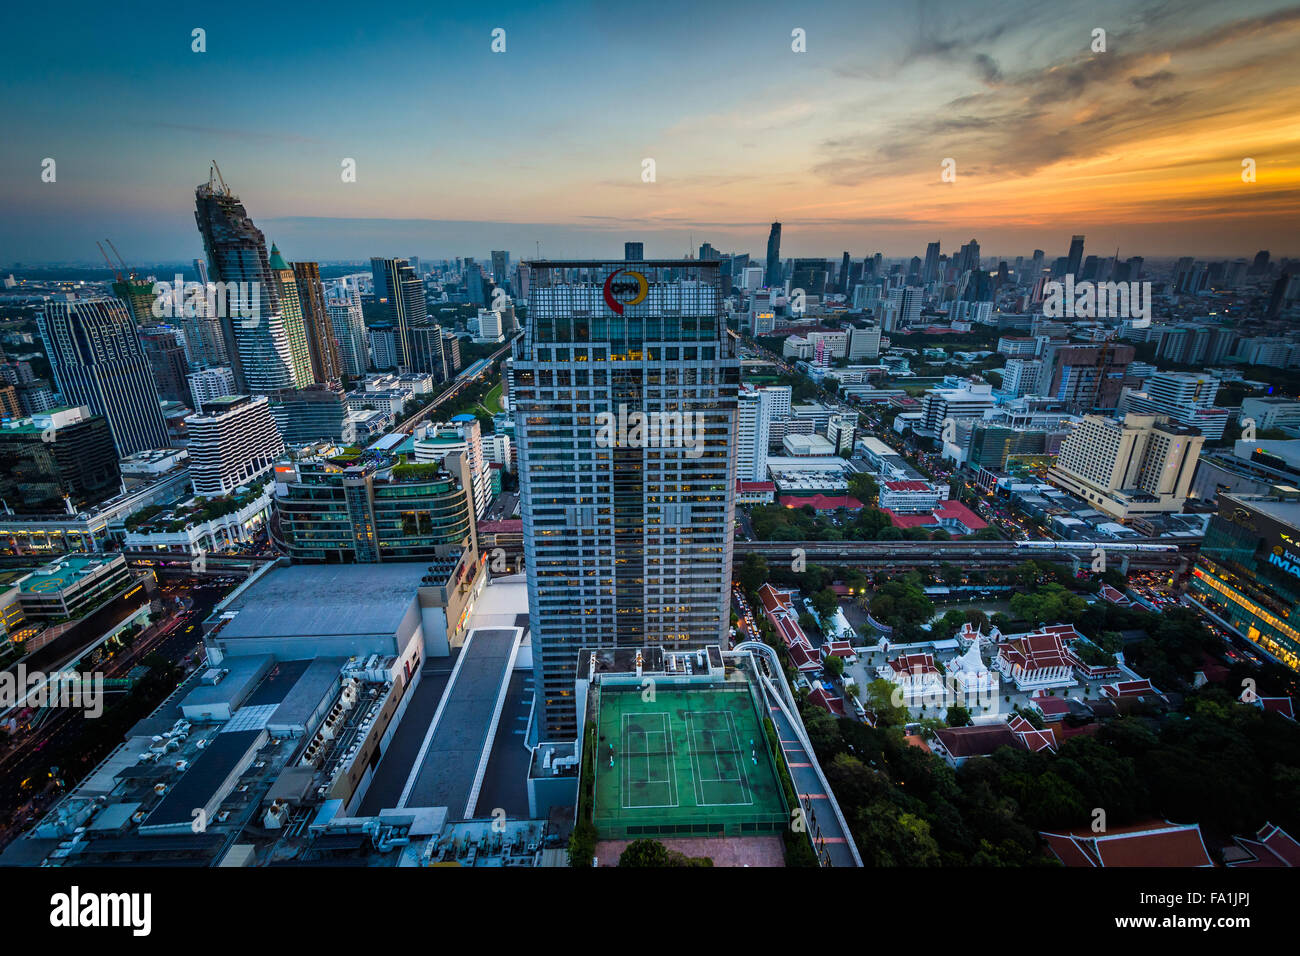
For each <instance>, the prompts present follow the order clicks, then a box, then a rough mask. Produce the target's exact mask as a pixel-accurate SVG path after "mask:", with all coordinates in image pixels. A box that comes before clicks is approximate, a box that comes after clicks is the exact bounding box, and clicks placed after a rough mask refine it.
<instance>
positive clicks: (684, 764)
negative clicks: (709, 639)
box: [594, 682, 787, 839]
mask: <svg viewBox="0 0 1300 956" xmlns="http://www.w3.org/2000/svg"><path fill="white" fill-rule="evenodd" d="M599 694H600V699H599V701H598V712H597V722H596V728H597V735H596V754H595V776H596V783H595V807H594V820H595V824H596V828H597V830H598V832H599V833H600V835H601V837H602V838H605V839H621V838H625V837H633V838H635V837H638V836H656V835H658V836H673V835H683V836H686V835H694V836H700V835H708V834H717V835H721V834H728V835H736V836H738V835H742V834H745V835H748V834H757V833H774V832H779V831H780V830H781V829H783V828H784V827H785V825H786V822H787V818H786V812H787V811H786V806H785V800H784V798H783V797H782V795H781V787H780V783H779V782H778V780H777V776H776V770H775V767H774V766H773V764H772V757H771V755H770V752H769V750H768V744H767V737H766V735H765V734H764V732H763V728H762V725H761V724H760V723H759V719H758V715H757V714H756V713H755V710H754V705H753V703H752V699H751V697H750V692H749V689H748V686H747V685H745V684H737V685H736V686H722V685H720V684H700V685H691V686H675V687H666V688H665V687H663V686H662V685H660V686H658V687H656V688H655V691H654V693H653V694H650V693H649V692H645V693H643V691H642V689H641V687H640V686H639V685H635V684H628V685H620V684H613V683H609V682H606V683H603V684H602V685H601V686H600V690H599Z"/></svg>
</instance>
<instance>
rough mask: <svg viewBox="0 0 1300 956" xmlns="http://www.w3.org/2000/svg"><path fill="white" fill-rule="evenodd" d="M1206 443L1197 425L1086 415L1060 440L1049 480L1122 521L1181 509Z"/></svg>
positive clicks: (1149, 417) (1151, 418) (1141, 417)
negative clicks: (1189, 426) (1193, 426)
mask: <svg viewBox="0 0 1300 956" xmlns="http://www.w3.org/2000/svg"><path fill="white" fill-rule="evenodd" d="M1204 442H1205V439H1204V437H1202V436H1201V435H1200V433H1199V432H1197V431H1196V429H1194V428H1185V427H1183V426H1181V425H1174V424H1171V423H1169V422H1167V421H1162V420H1161V419H1159V418H1157V417H1156V416H1154V415H1133V414H1129V415H1126V416H1125V417H1124V420H1123V421H1119V420H1118V419H1114V418H1107V417H1104V416H1102V415H1087V416H1085V417H1084V419H1083V421H1082V422H1080V423H1079V424H1078V425H1077V426H1076V427H1075V429H1074V431H1073V432H1071V433H1070V435H1069V436H1068V437H1067V438H1066V439H1065V441H1063V442H1062V443H1061V451H1060V454H1059V456H1058V457H1057V459H1056V464H1055V465H1054V466H1053V467H1052V469H1051V471H1050V472H1048V479H1049V480H1050V481H1051V482H1052V483H1053V484H1055V485H1057V486H1059V487H1061V488H1064V489H1065V490H1066V491H1068V492H1070V493H1071V494H1075V495H1078V496H1079V497H1080V498H1082V499H1083V500H1084V501H1086V502H1087V503H1088V504H1090V505H1092V506H1093V507H1094V508H1096V509H1097V510H1098V511H1101V512H1103V513H1105V514H1108V515H1110V516H1111V517H1114V518H1117V519H1119V520H1121V521H1122V520H1126V519H1128V518H1131V517H1136V516H1139V515H1144V514H1153V513H1158V512H1168V511H1181V510H1182V508H1183V505H1184V504H1185V503H1186V501H1187V494H1188V490H1189V489H1190V488H1191V485H1192V477H1193V475H1194V473H1195V471H1196V462H1197V459H1198V458H1199V457H1200V452H1201V446H1202V445H1203V444H1204Z"/></svg>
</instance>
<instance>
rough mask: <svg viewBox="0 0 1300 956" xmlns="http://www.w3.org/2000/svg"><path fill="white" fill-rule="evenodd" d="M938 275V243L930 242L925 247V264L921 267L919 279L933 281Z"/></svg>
mask: <svg viewBox="0 0 1300 956" xmlns="http://www.w3.org/2000/svg"><path fill="white" fill-rule="evenodd" d="M939 278H941V276H940V275H939V243H937V242H931V243H929V244H927V245H926V247H925V265H924V266H922V267H921V281H922V282H934V281H936V280H938V279H939Z"/></svg>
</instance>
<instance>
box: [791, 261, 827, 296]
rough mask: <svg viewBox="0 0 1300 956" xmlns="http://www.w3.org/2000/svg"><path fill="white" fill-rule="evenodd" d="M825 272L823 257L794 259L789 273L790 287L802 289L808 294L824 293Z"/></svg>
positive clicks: (825, 286) (819, 294) (825, 285)
mask: <svg viewBox="0 0 1300 956" xmlns="http://www.w3.org/2000/svg"><path fill="white" fill-rule="evenodd" d="M827 272H828V270H827V268H826V260H825V259H796V260H794V270H793V271H792V272H791V273H790V288H791V289H792V290H793V289H803V291H804V292H805V293H807V294H808V295H817V296H821V295H825V294H826V288H827V283H826V276H827Z"/></svg>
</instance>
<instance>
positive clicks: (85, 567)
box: [20, 554, 117, 594]
mask: <svg viewBox="0 0 1300 956" xmlns="http://www.w3.org/2000/svg"><path fill="white" fill-rule="evenodd" d="M116 557H117V555H115V554H106V555H103V556H100V557H89V556H85V555H70V556H68V557H66V558H61V559H60V560H59V561H58V562H57V563H55V564H50V565H46V566H45V567H43V568H40V569H39V570H38V571H36V572H35V573H34V574H32V576H31V577H29V578H28V579H27V580H26V581H24V582H23V583H22V585H21V587H20V590H22V591H26V592H27V593H29V594H44V593H47V592H49V591H62V590H65V589H66V588H69V587H71V586H72V585H74V584H76V583H77V581H78V580H79V579H80V578H81V577H82V576H84V575H87V574H91V573H93V572H94V571H97V570H98V569H99V568H101V567H104V566H105V565H108V564H109V563H111V562H112V560H113V559H114V558H116Z"/></svg>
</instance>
